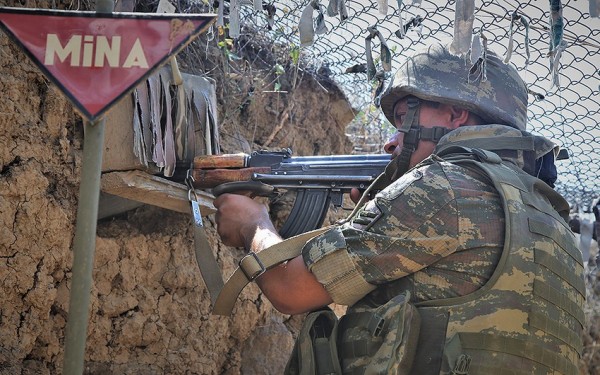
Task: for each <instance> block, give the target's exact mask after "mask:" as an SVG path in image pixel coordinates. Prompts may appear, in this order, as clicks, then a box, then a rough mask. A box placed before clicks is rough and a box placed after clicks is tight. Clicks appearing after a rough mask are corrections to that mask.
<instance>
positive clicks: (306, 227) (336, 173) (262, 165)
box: [192, 149, 391, 238]
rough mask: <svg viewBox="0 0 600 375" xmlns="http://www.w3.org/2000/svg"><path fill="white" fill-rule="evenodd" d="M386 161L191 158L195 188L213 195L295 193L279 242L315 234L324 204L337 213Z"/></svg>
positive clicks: (287, 154)
mask: <svg viewBox="0 0 600 375" xmlns="http://www.w3.org/2000/svg"><path fill="white" fill-rule="evenodd" d="M390 159H391V157H390V155H385V154H382V155H333V156H300V157H292V152H291V151H290V150H289V149H288V150H284V151H275V152H273V151H256V152H253V153H252V154H250V155H248V154H244V153H240V154H224V155H206V156H197V157H195V158H194V165H193V171H192V177H193V184H194V187H195V188H199V189H212V192H213V194H214V195H217V196H218V195H220V194H223V193H234V192H240V191H250V192H252V193H253V194H254V195H255V196H256V195H259V196H274V195H277V194H279V193H280V192H281V190H282V189H285V190H295V191H296V193H297V194H296V200H295V202H294V206H293V207H292V211H291V212H290V215H289V217H288V219H287V220H286V222H285V223H284V225H283V226H282V228H281V230H280V231H279V233H280V235H281V236H282V237H284V238H287V237H291V236H294V235H297V234H300V233H304V232H307V231H310V230H313V229H317V228H319V227H320V226H321V225H322V224H323V220H324V219H325V215H326V214H327V211H328V210H329V206H330V203H331V204H332V205H333V206H334V207H341V206H342V200H343V194H344V193H349V192H350V190H351V189H352V188H358V189H366V188H367V187H368V186H369V185H370V184H371V182H373V180H375V178H376V177H377V176H379V175H380V174H381V173H382V172H383V171H384V169H385V166H386V165H387V164H388V163H389V162H390Z"/></svg>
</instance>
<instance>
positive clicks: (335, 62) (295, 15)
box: [213, 0, 600, 207]
mask: <svg viewBox="0 0 600 375" xmlns="http://www.w3.org/2000/svg"><path fill="white" fill-rule="evenodd" d="M235 3H239V7H240V10H241V32H242V34H243V33H244V30H246V29H247V28H245V26H246V27H251V29H252V30H256V29H259V30H265V32H267V33H268V34H269V37H270V38H271V39H272V40H273V41H274V45H275V44H279V45H288V46H290V48H291V49H292V50H293V49H294V48H295V47H294V46H300V45H301V42H300V35H299V24H300V20H301V16H302V14H303V12H308V13H310V14H312V15H313V16H314V20H313V25H315V26H318V27H317V28H316V29H317V30H320V31H317V33H316V35H315V37H314V41H313V42H312V43H311V44H309V45H306V46H303V47H302V48H300V52H301V54H300V58H301V59H302V61H304V62H305V63H306V64H307V65H308V66H309V67H311V68H312V69H313V71H315V72H317V71H321V72H323V71H325V72H327V74H328V75H329V76H331V77H333V78H334V79H335V80H336V81H337V82H338V83H339V84H340V85H341V87H342V88H343V89H344V91H345V93H346V94H347V96H348V98H349V99H350V100H351V102H352V104H353V106H354V108H356V109H357V110H359V111H360V112H359V113H360V114H361V116H358V117H357V121H359V122H360V123H359V124H355V126H354V127H353V129H354V130H355V131H356V130H357V129H362V131H363V132H364V133H366V134H367V136H366V137H365V136H364V135H363V136H362V138H361V137H358V136H357V134H353V136H354V137H355V139H356V140H357V145H358V146H357V147H361V145H360V143H361V142H363V143H365V142H367V141H365V139H370V140H371V141H372V140H373V139H375V140H376V141H375V143H379V144H375V145H370V146H371V147H366V149H367V150H373V151H377V148H379V150H380V149H381V148H380V147H381V143H382V142H383V141H382V140H384V139H386V137H387V135H388V134H386V131H390V130H391V127H390V126H389V124H387V125H386V124H385V123H384V121H383V120H382V119H381V117H380V116H378V115H377V113H378V111H377V110H376V108H374V106H373V100H372V99H373V96H374V92H375V91H376V90H377V86H378V85H377V82H376V81H375V82H374V81H369V80H368V79H367V73H366V72H365V63H366V61H367V57H368V53H367V49H366V44H365V40H366V38H367V37H369V35H370V34H371V33H370V32H369V31H368V28H369V27H375V28H376V29H377V30H378V31H379V32H380V33H381V35H382V36H383V40H385V43H386V44H387V46H388V47H389V49H390V51H391V55H392V69H391V72H389V73H387V76H388V79H389V75H390V74H392V73H393V72H394V71H395V68H397V67H398V66H399V63H400V62H401V61H402V57H403V56H404V55H406V54H408V53H409V51H411V50H413V49H414V48H415V47H417V46H419V45H420V44H425V43H427V42H428V41H431V40H434V39H442V38H450V37H452V36H453V34H454V26H455V10H456V9H457V5H458V6H459V7H460V6H462V5H464V1H463V0H457V1H454V0H451V1H448V2H445V3H442V2H437V1H427V0H423V1H421V0H412V1H411V0H408V1H402V0H398V1H389V4H388V1H384V0H379V1H376V0H346V1H342V0H322V1H321V3H322V4H320V3H319V2H318V1H315V0H281V1H274V2H270V3H268V4H267V2H265V1H263V2H262V6H263V10H262V11H255V10H254V9H255V6H256V5H255V4H253V2H252V1H249V0H246V1H243V0H242V1H239V2H236V1H231V2H225V5H226V6H231V7H233V6H234V4H235ZM254 3H256V2H254ZM340 3H343V4H344V5H345V10H346V11H347V17H345V18H344V17H341V16H340V15H336V16H329V15H328V8H332V7H335V4H338V5H339V4H340ZM599 3H600V1H598V0H568V1H563V2H562V4H561V2H560V1H556V0H530V1H528V2H521V1H516V0H508V1H476V2H475V12H474V15H475V20H474V23H473V30H474V33H475V34H477V33H480V32H481V33H483V35H484V36H485V37H486V38H487V41H488V47H489V48H491V49H493V50H494V51H496V52H497V53H498V54H500V55H501V56H505V55H506V54H507V52H508V48H509V47H508V46H509V40H510V39H511V29H512V35H513V46H514V49H513V51H512V54H511V58H510V63H511V64H514V65H515V66H516V67H517V69H518V70H519V72H520V74H521V76H522V77H523V79H524V80H525V81H526V82H527V85H528V88H529V90H530V92H531V95H530V97H529V111H528V117H529V124H528V129H529V130H530V131H531V132H533V133H536V134H541V135H544V136H546V137H549V138H551V139H553V140H555V141H557V142H558V143H559V144H561V146H562V147H563V148H566V149H567V150H568V153H569V156H570V157H569V159H568V160H561V161H559V162H558V163H557V164H558V170H559V181H558V182H557V190H558V191H559V192H560V193H562V194H563V195H565V196H566V197H567V199H568V200H569V201H570V202H571V203H576V204H578V205H579V206H580V207H587V206H589V204H590V202H591V200H592V199H594V198H595V197H596V196H597V195H598V194H600V191H599V190H600V189H599V188H598V186H597V184H596V179H597V176H598V174H599V164H598V163H599V161H600V158H599V147H600V143H599V138H600V130H599V129H600V127H599V126H598V120H599V119H600V116H599V110H600V95H599V94H600V70H599V69H600V41H599V36H600V18H598V15H597V13H598V11H599V9H598V8H600V5H599ZM217 4H218V2H215V3H214V4H213V5H214V6H215V8H214V11H215V12H217V10H218V8H217V6H218V5H217ZM382 4H386V5H387V13H385V14H384V13H383V12H382V11H381V8H382ZM551 4H553V5H554V6H556V5H562V17H563V18H562V21H563V23H564V29H563V36H562V40H563V46H564V47H565V48H564V51H563V52H562V55H561V58H560V61H559V63H558V64H555V66H557V67H558V69H557V72H558V75H557V79H558V84H554V81H553V77H554V76H553V72H552V69H551V65H550V57H549V50H550V47H549V45H550V41H551V38H552V36H551V24H550V20H551V18H552V13H551ZM307 6H312V9H309V10H307ZM273 7H274V8H273ZM338 9H339V8H338ZM273 10H275V13H274V14H273V13H272V11H273ZM228 12H229V9H226V10H225V17H226V18H225V24H226V25H227V22H228V21H229V19H228V18H227V14H228ZM305 14H306V13H305ZM329 14H331V13H329ZM340 14H343V13H340ZM342 18H344V19H342ZM319 20H320V23H319ZM513 20H515V22H514V23H513ZM516 21H519V22H516ZM511 24H512V27H511ZM555 24H556V22H555ZM526 26H527V27H526ZM401 28H402V30H404V31H405V33H402V32H400V31H399V30H400V29H401ZM402 34H404V35H402ZM371 39H372V40H371V42H372V46H371V50H372V56H373V58H374V62H375V64H378V68H381V62H380V61H378V59H379V56H380V52H379V51H380V48H381V44H382V43H381V42H380V40H379V39H378V38H371ZM528 52H529V57H528V56H527V53H528ZM380 77H382V76H380ZM381 129H383V132H382V131H381ZM378 132H379V133H378ZM369 134H370V135H371V136H370V137H369ZM373 146H374V147H373Z"/></svg>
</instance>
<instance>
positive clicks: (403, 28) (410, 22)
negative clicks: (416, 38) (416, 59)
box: [394, 16, 423, 39]
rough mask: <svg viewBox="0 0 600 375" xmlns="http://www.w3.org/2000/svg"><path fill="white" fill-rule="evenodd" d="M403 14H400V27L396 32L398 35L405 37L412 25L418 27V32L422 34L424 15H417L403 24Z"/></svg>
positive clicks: (401, 37)
mask: <svg viewBox="0 0 600 375" xmlns="http://www.w3.org/2000/svg"><path fill="white" fill-rule="evenodd" d="M402 22H403V21H402V16H400V28H399V29H398V30H396V32H395V33H394V34H396V36H397V37H398V38H400V39H404V37H405V36H406V33H407V32H408V29H410V28H411V27H413V28H416V29H417V34H419V35H421V27H420V26H422V24H423V17H421V16H415V17H413V18H411V19H410V20H408V22H407V23H406V24H405V25H402Z"/></svg>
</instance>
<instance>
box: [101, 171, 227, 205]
mask: <svg viewBox="0 0 600 375" xmlns="http://www.w3.org/2000/svg"><path fill="white" fill-rule="evenodd" d="M100 189H101V190H102V191H103V192H104V193H108V194H111V195H116V196H119V197H122V198H126V199H129V200H132V201H136V202H142V203H145V204H151V205H153V206H158V207H162V208H166V209H169V210H173V211H178V212H183V213H189V214H190V215H191V209H190V201H189V200H188V188H187V187H186V186H185V185H183V184H179V183H176V182H173V181H170V180H167V179H164V178H161V177H157V176H153V175H151V174H148V173H145V172H143V171H137V170H134V171H127V172H107V173H103V174H102V178H101V183H100ZM196 194H197V197H198V198H197V200H198V204H199V205H200V212H201V213H202V215H203V216H207V215H210V214H212V213H214V212H215V211H216V209H215V206H214V205H213V203H212V202H213V200H214V196H213V195H212V194H209V193H207V192H205V191H202V190H196Z"/></svg>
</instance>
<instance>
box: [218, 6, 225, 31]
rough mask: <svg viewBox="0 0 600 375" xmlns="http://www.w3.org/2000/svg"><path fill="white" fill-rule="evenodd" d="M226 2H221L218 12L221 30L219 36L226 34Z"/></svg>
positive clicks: (219, 28)
mask: <svg viewBox="0 0 600 375" xmlns="http://www.w3.org/2000/svg"><path fill="white" fill-rule="evenodd" d="M224 13H225V1H223V0H220V1H219V9H218V10H217V30H219V36H221V35H223V34H224V33H225V16H224Z"/></svg>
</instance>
